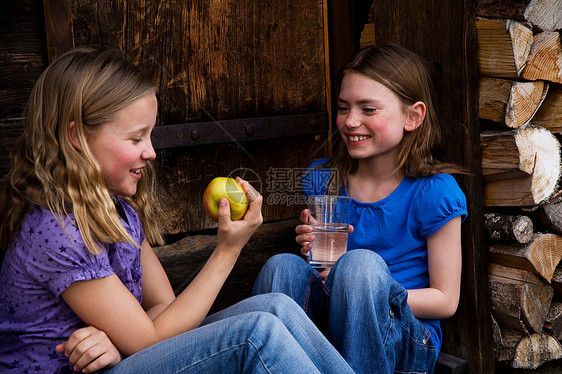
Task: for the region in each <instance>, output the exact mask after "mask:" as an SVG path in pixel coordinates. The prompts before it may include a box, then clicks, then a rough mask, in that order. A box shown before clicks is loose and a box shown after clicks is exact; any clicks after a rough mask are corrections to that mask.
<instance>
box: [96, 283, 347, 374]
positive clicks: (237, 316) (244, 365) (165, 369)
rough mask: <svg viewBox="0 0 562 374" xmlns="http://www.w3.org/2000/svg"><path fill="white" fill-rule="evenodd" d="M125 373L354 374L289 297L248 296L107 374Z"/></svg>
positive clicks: (146, 350) (143, 351) (123, 362)
mask: <svg viewBox="0 0 562 374" xmlns="http://www.w3.org/2000/svg"><path fill="white" fill-rule="evenodd" d="M105 373H106V374H122V373H158V374H160V373H211V374H221V373H280V374H286V373H291V374H292V373H303V374H304V373H307V374H308V373H353V371H352V370H351V368H350V367H349V365H348V364H347V363H346V362H345V360H344V359H343V358H342V357H341V355H340V354H339V353H338V352H337V351H336V350H335V349H334V348H333V347H332V345H331V344H330V343H329V342H328V341H327V340H326V338H325V337H324V336H323V335H322V333H321V332H320V331H319V330H318V329H317V328H316V327H315V326H314V324H313V323H312V322H311V321H310V320H309V319H308V318H307V316H306V314H305V313H304V311H303V310H302V309H301V308H299V306H298V305H297V304H296V303H295V302H294V301H293V300H291V299H290V298H289V297H287V296H285V295H283V294H275V293H273V294H267V295H259V296H254V297H251V298H248V299H246V300H243V301H241V302H239V303H238V304H235V305H233V306H231V307H230V308H227V309H225V310H222V311H220V312H218V313H215V314H213V315H211V316H208V317H207V318H205V320H204V321H203V323H202V325H201V326H200V327H199V328H197V329H194V330H191V331H188V332H186V333H184V334H181V335H178V336H176V337H174V338H171V339H168V340H166V341H163V342H161V343H158V344H155V345H153V346H151V347H148V348H146V349H144V350H142V351H140V352H138V353H136V354H134V355H132V356H130V357H128V358H126V359H125V360H123V361H122V362H121V363H119V364H118V365H117V366H115V367H113V368H111V369H109V370H107V371H106V372H105Z"/></svg>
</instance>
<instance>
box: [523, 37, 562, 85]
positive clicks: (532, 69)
mask: <svg viewBox="0 0 562 374" xmlns="http://www.w3.org/2000/svg"><path fill="white" fill-rule="evenodd" d="M521 76H522V77H523V78H524V79H528V80H537V79H542V80H547V81H550V82H556V83H562V45H561V43H560V34H559V33H558V32H556V31H544V32H541V33H540V34H537V35H536V36H535V37H534V41H533V44H532V45H531V50H530V52H529V57H528V60H527V64H526V66H525V69H524V70H523V73H522V74H521Z"/></svg>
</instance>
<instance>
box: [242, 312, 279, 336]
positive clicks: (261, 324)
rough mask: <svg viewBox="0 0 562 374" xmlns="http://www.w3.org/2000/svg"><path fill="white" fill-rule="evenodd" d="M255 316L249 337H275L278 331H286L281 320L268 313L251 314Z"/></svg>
mask: <svg viewBox="0 0 562 374" xmlns="http://www.w3.org/2000/svg"><path fill="white" fill-rule="evenodd" d="M252 314H253V315H254V316H255V319H254V321H253V322H252V325H253V326H252V328H251V329H250V331H251V333H250V335H261V334H267V335H269V334H272V335H275V334H276V333H277V332H278V331H279V330H286V326H285V325H284V324H283V322H282V321H281V319H279V318H278V317H277V316H275V315H274V314H272V313H268V312H253V313H252Z"/></svg>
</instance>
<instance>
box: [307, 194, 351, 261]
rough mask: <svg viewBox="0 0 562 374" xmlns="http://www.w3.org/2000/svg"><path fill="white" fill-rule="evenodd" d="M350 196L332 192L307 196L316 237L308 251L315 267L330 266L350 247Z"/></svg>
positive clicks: (309, 221)
mask: <svg viewBox="0 0 562 374" xmlns="http://www.w3.org/2000/svg"><path fill="white" fill-rule="evenodd" d="M349 202H350V198H349V197H344V196H333V195H315V196H310V197H309V199H308V209H309V211H310V215H309V217H308V224H309V225H310V226H312V232H311V234H312V235H314V241H312V242H311V245H312V249H311V250H310V253H309V258H308V260H309V264H310V265H311V266H312V267H318V268H331V267H332V266H334V264H335V263H336V261H337V260H338V258H340V256H341V255H342V254H344V253H345V252H346V250H347V234H348V233H349V224H348V223H347V212H348V207H349Z"/></svg>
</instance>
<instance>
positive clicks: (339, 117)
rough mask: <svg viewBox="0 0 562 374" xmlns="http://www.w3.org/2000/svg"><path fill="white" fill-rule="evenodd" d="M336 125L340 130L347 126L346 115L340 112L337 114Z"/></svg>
mask: <svg viewBox="0 0 562 374" xmlns="http://www.w3.org/2000/svg"><path fill="white" fill-rule="evenodd" d="M336 127H337V128H338V130H341V129H342V128H344V127H345V117H344V116H342V115H340V114H338V115H337V116H336Z"/></svg>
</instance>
